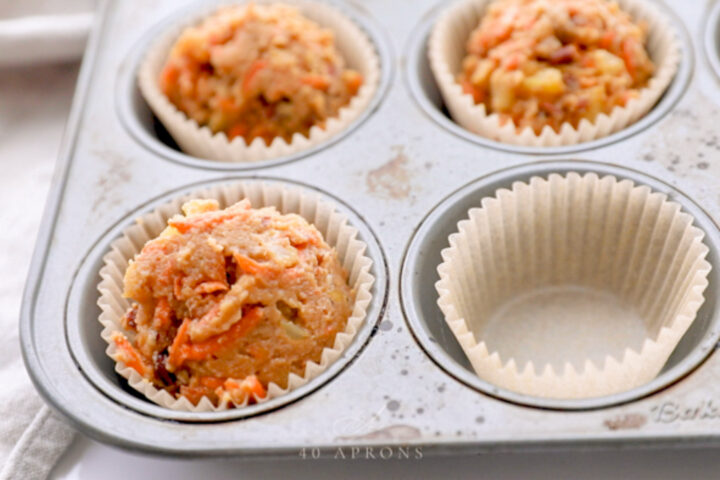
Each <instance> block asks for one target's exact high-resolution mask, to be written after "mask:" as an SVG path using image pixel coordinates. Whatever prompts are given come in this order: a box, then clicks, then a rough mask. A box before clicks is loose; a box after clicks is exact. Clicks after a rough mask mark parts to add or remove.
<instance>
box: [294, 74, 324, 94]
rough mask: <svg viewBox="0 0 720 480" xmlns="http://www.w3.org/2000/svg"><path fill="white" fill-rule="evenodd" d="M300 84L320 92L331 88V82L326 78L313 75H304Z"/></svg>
mask: <svg viewBox="0 0 720 480" xmlns="http://www.w3.org/2000/svg"><path fill="white" fill-rule="evenodd" d="M300 82H302V83H303V84H305V85H309V86H311V87H312V88H317V89H318V90H327V89H328V87H330V80H329V79H328V78H327V77H326V76H324V75H317V74H313V73H309V74H307V75H304V76H303V77H302V78H301V79H300Z"/></svg>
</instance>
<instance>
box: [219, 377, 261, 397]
mask: <svg viewBox="0 0 720 480" xmlns="http://www.w3.org/2000/svg"><path fill="white" fill-rule="evenodd" d="M223 387H224V388H225V390H227V391H232V390H241V391H242V392H243V393H246V394H247V395H254V396H255V397H256V398H265V395H267V391H266V390H265V387H263V385H262V383H260V380H258V378H257V377H256V376H255V375H248V376H247V377H245V379H244V380H243V381H242V382H240V383H237V382H236V381H235V380H232V379H230V378H229V379H227V380H225V383H224V384H223Z"/></svg>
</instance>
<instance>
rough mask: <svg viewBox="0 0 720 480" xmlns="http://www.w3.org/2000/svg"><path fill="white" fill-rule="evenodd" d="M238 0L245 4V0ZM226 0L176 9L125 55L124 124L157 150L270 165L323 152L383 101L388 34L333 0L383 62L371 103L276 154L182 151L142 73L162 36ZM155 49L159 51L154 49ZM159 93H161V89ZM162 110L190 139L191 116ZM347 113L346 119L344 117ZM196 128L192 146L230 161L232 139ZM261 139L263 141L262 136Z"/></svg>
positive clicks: (120, 96) (191, 161)
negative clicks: (150, 98) (143, 85)
mask: <svg viewBox="0 0 720 480" xmlns="http://www.w3.org/2000/svg"><path fill="white" fill-rule="evenodd" d="M237 3H239V4H241V3H243V2H237ZM266 3H267V2H266ZM286 3H289V4H291V5H293V4H295V3H297V4H298V6H299V7H300V8H301V10H302V8H311V7H309V6H308V5H311V4H312V0H309V1H297V2H294V1H289V2H286ZM224 4H227V2H213V3H210V4H208V3H207V2H204V3H202V4H196V5H195V6H194V7H192V8H186V9H183V10H182V11H181V12H180V13H176V14H174V15H173V16H172V17H170V18H168V19H166V20H165V21H163V22H161V23H160V24H158V25H156V26H155V27H154V28H153V29H152V30H151V31H150V32H149V33H148V34H146V35H145V36H144V37H143V38H142V40H141V41H140V42H138V44H137V45H135V46H134V47H133V48H132V49H131V52H132V53H131V54H130V56H129V57H128V58H126V60H125V66H124V68H122V69H121V74H120V77H119V79H118V88H117V98H116V104H117V110H118V111H119V114H120V117H121V120H122V123H123V124H124V126H125V127H126V129H127V130H128V132H129V133H130V134H131V135H132V136H133V137H134V138H135V139H136V140H137V141H138V142H140V143H141V144H142V145H143V146H144V147H146V148H148V149H149V150H151V151H152V152H153V153H156V154H158V155H160V156H162V157H164V158H166V159H168V160H171V161H174V162H178V163H181V164H184V165H188V166H193V167H198V168H206V169H215V170H246V169H256V168H263V167H271V166H275V165H280V164H283V163H287V162H289V161H292V160H297V159H299V158H303V157H305V156H308V155H311V154H315V153H318V152H319V151H321V150H323V149H324V148H326V147H328V146H329V145H332V144H333V143H335V142H337V141H339V140H341V139H342V138H343V137H345V136H346V135H348V134H349V133H350V132H352V131H353V130H354V129H355V128H357V127H358V126H359V125H360V124H362V123H363V122H364V121H365V120H366V119H367V118H368V117H369V116H370V115H372V113H373V112H374V111H375V110H376V109H377V108H378V106H379V105H380V102H381V101H382V98H383V96H384V94H385V92H386V90H387V88H388V86H389V84H390V81H391V78H392V71H393V64H392V62H391V60H390V59H391V55H390V50H389V46H388V42H387V40H386V38H385V35H384V33H383V32H382V30H381V29H380V28H379V27H378V26H377V24H376V22H375V20H374V19H373V18H372V17H371V16H370V15H369V14H368V13H367V12H365V11H362V10H359V9H357V8H355V7H353V6H351V5H339V4H335V3H328V6H329V7H332V9H333V10H334V11H339V12H340V13H341V14H343V15H344V16H345V17H347V18H348V19H349V20H350V21H352V22H353V23H354V24H355V26H357V27H358V28H359V30H360V31H362V32H363V33H364V34H365V35H367V37H368V39H369V40H370V43H371V44H372V48H373V49H374V51H375V54H376V55H377V60H378V62H379V78H378V79H377V81H376V82H375V83H376V85H375V87H374V93H373V94H372V96H371V97H370V99H369V100H368V103H367V105H366V106H365V107H364V108H363V109H362V110H361V111H360V112H358V113H357V114H353V116H352V118H354V119H353V120H351V121H349V123H348V124H347V125H346V126H345V125H343V128H342V129H340V130H339V131H338V132H337V133H334V134H332V135H330V136H329V137H328V138H326V139H324V140H320V141H319V142H317V143H314V142H310V145H308V146H303V147H302V148H299V149H298V148H294V144H295V142H293V144H292V145H289V146H288V145H287V144H285V145H283V146H282V148H275V147H274V145H275V143H276V142H273V147H271V148H272V152H274V151H276V150H277V151H278V152H279V153H278V154H277V156H275V154H274V153H273V154H272V155H270V156H269V157H268V158H266V159H263V158H260V159H257V160H246V161H221V160H212V159H209V158H202V157H199V156H194V155H192V154H190V153H186V152H183V151H182V150H181V148H180V147H179V146H178V144H177V142H175V140H173V138H172V136H171V134H170V132H169V131H168V129H167V128H166V126H165V125H163V123H162V122H161V121H160V119H158V117H156V116H155V114H154V113H153V111H152V110H151V108H150V106H149V105H148V102H147V101H146V99H145V98H144V97H143V95H142V93H141V91H140V87H139V86H138V80H139V77H138V74H139V73H140V71H141V66H142V65H143V62H144V61H145V58H146V56H147V54H148V52H149V51H151V50H152V49H153V48H155V46H156V44H157V42H158V39H163V40H162V42H161V43H163V42H166V40H167V39H165V37H166V36H168V35H170V34H173V32H175V31H178V32H179V30H180V26H182V25H185V24H187V23H188V22H189V21H190V23H192V21H195V19H199V18H201V17H202V16H204V15H205V14H210V13H212V12H214V11H215V9H216V8H217V7H218V6H220V5H224ZM310 18H312V16H310ZM341 51H342V49H341ZM153 54H154V55H155V52H154V53H153ZM361 91H362V90H361ZM157 93H159V91H158V92H157ZM155 98H156V101H158V100H157V95H155ZM164 103H165V102H163V101H160V103H159V104H164ZM163 111H164V112H166V113H165V114H166V115H168V116H170V117H173V119H174V122H173V125H174V126H175V128H176V129H178V130H177V132H178V133H177V134H181V133H180V132H185V133H184V134H182V137H181V138H185V139H188V135H189V133H188V132H190V130H188V131H186V130H187V129H188V128H190V124H189V122H188V124H187V125H185V124H184V123H183V122H184V121H183V120H182V118H186V117H185V116H184V115H180V117H178V118H174V117H175V116H177V113H173V112H174V111H175V109H174V107H172V106H169V103H168V106H164V107H163ZM341 112H342V110H341ZM342 118H345V116H343V117H342ZM343 122H344V121H343ZM191 130H192V129H191ZM203 130H205V129H203ZM191 133H192V135H193V136H196V137H197V138H192V139H190V140H192V141H191V142H190V143H191V144H192V145H193V148H195V149H196V150H198V151H208V152H209V151H213V152H215V151H217V152H220V153H218V155H219V156H221V157H223V158H224V159H225V160H227V159H228V158H226V157H228V155H230V152H231V150H229V149H228V144H227V142H225V143H224V144H222V143H223V142H220V141H219V140H220V139H219V138H215V137H216V136H212V138H211V136H209V135H208V136H207V138H205V135H204V134H202V135H201V134H197V133H196V132H195V131H192V132H191ZM176 138H178V137H176ZM312 138H314V137H312ZM257 142H258V143H262V142H261V141H259V140H258V141H257ZM281 143H282V142H281ZM302 143H303V144H304V143H308V142H307V139H304V140H303V142H302ZM221 144H222V145H221ZM258 146H259V145H255V142H254V143H253V145H251V147H252V148H253V151H255V153H254V154H253V155H255V156H256V155H257V151H258V149H257V147H258ZM268 151H270V150H268ZM262 155H265V154H262ZM233 158H234V155H233Z"/></svg>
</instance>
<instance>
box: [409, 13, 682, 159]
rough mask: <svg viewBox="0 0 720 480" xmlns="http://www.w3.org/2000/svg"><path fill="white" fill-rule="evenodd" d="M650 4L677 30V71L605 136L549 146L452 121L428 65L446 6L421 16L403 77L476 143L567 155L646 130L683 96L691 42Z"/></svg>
mask: <svg viewBox="0 0 720 480" xmlns="http://www.w3.org/2000/svg"><path fill="white" fill-rule="evenodd" d="M652 7H653V8H657V9H662V11H663V13H664V14H665V15H666V16H667V18H668V19H669V20H670V21H671V22H672V24H673V27H674V28H675V30H676V32H677V36H678V41H679V44H680V48H681V52H680V57H681V58H680V65H679V67H678V70H677V73H676V74H675V77H674V78H673V80H672V82H671V83H670V85H669V86H668V88H667V89H666V90H665V93H664V94H663V95H662V96H661V97H660V99H659V100H658V102H657V103H656V104H655V106H654V107H653V108H652V109H651V110H650V111H649V112H648V113H647V114H645V115H644V116H642V117H641V118H640V119H639V120H638V121H637V122H635V123H632V124H631V125H629V126H628V127H626V128H624V129H622V130H619V131H617V132H615V133H612V134H610V135H607V136H605V137H601V138H598V139H597V140H592V141H587V142H583V143H578V144H573V145H564V146H548V147H533V146H522V145H512V144H509V143H503V142H500V141H496V140H493V139H490V138H486V137H483V136H481V135H478V134H475V133H473V132H470V131H469V130H466V129H465V128H463V127H461V126H460V125H458V124H457V123H456V122H455V121H453V119H452V118H451V117H450V113H449V112H448V109H447V106H446V105H445V103H444V101H443V98H442V95H441V93H440V89H439V86H438V84H437V82H436V80H435V77H434V75H433V72H432V70H431V68H430V61H429V58H428V42H429V38H430V34H431V32H432V29H433V27H434V25H435V23H436V22H437V21H438V19H439V18H440V16H441V15H442V13H443V12H444V11H445V9H446V8H448V7H447V6H446V5H439V6H437V7H436V8H434V9H433V10H432V11H430V12H428V13H427V14H426V15H425V16H424V17H423V20H422V22H421V23H420V24H419V25H417V26H416V27H415V29H414V31H413V33H412V35H411V37H410V41H409V42H408V46H407V49H406V68H405V75H406V79H405V80H406V83H407V86H408V88H409V90H410V92H411V94H412V96H413V98H414V99H415V101H416V102H417V104H418V106H419V107H420V108H421V109H422V110H423V112H424V113H425V114H427V115H428V116H429V117H430V118H431V119H432V120H433V121H435V122H436V123H437V124H438V125H440V126H441V127H443V128H445V129H446V130H448V131H450V132H452V133H453V134H455V135H457V136H459V137H460V138H463V139H465V140H468V141H470V142H473V143H476V144H478V145H481V146H484V147H490V148H494V149H498V150H503V151H507V152H513V153H526V154H542V155H560V154H569V153H575V152H580V151H585V150H592V149H596V148H600V147H603V146H606V145H610V144H613V143H615V142H618V141H621V140H624V139H626V138H629V137H631V136H633V135H635V134H636V133H638V132H641V131H643V130H645V129H646V128H648V127H649V126H651V125H653V124H654V123H655V122H657V121H658V120H660V119H661V118H662V117H664V116H665V115H666V114H667V113H668V112H669V111H670V110H672V108H673V106H674V105H675V104H676V103H677V102H678V100H679V99H680V98H681V97H682V95H683V94H684V92H685V91H686V89H687V86H688V83H689V81H690V78H691V76H692V71H693V68H694V57H693V50H692V43H691V41H690V37H689V35H688V33H687V30H686V29H685V27H684V25H683V23H682V21H680V19H678V18H677V16H676V15H675V14H674V13H673V12H672V11H670V9H668V8H666V7H664V6H663V5H660V4H653V6H652Z"/></svg>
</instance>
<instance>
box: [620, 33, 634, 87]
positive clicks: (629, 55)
mask: <svg viewBox="0 0 720 480" xmlns="http://www.w3.org/2000/svg"><path fill="white" fill-rule="evenodd" d="M633 45H634V42H633V40H632V39H631V38H627V39H625V41H624V42H623V44H622V57H623V60H624V61H625V66H626V67H627V70H628V73H629V74H630V76H631V77H632V78H633V80H634V79H635V75H636V74H637V65H635V56H634V54H633Z"/></svg>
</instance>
